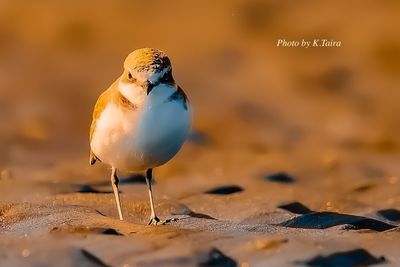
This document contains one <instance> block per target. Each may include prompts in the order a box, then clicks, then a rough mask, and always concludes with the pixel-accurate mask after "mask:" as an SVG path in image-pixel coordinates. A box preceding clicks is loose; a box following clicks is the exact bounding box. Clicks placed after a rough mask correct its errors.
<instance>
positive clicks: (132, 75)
mask: <svg viewBox="0 0 400 267" xmlns="http://www.w3.org/2000/svg"><path fill="white" fill-rule="evenodd" d="M160 83H166V84H170V85H173V84H174V79H173V77H172V67H171V61H170V60H169V58H168V56H167V55H166V54H165V53H164V52H162V51H161V50H158V49H155V48H141V49H137V50H135V51H133V52H132V53H130V54H129V55H128V57H127V58H126V59H125V62H124V72H123V74H122V76H121V78H120V89H121V90H122V91H124V92H122V93H123V94H124V95H126V96H127V97H128V98H131V97H129V96H128V95H132V94H135V95H138V94H139V95H148V94H149V93H150V92H151V90H152V89H153V88H154V87H155V86H157V85H158V84H160ZM132 91H134V92H132Z"/></svg>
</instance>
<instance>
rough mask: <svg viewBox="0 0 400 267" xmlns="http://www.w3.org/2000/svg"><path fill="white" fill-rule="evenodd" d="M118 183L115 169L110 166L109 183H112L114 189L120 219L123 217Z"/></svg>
mask: <svg viewBox="0 0 400 267" xmlns="http://www.w3.org/2000/svg"><path fill="white" fill-rule="evenodd" d="M118 183H119V180H118V177H117V169H115V168H114V167H112V171H111V185H112V188H113V190H114V196H115V201H116V202H117V208H118V215H119V219H120V220H121V221H122V220H123V219H124V218H123V217H122V210H121V200H120V199H119V192H118Z"/></svg>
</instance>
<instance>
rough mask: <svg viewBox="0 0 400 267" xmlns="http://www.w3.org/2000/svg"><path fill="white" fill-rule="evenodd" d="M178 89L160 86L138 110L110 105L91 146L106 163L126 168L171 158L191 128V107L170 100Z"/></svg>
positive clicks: (157, 162)
mask: <svg viewBox="0 0 400 267" xmlns="http://www.w3.org/2000/svg"><path fill="white" fill-rule="evenodd" d="M174 92H175V89H174V88H173V87H170V86H165V85H159V86H157V87H155V88H153V90H152V91H151V93H150V94H149V96H147V99H146V101H145V102H144V103H143V105H142V106H141V107H139V109H137V110H132V111H126V110H122V109H120V108H119V107H118V106H116V105H115V104H109V105H108V106H107V107H106V108H105V109H104V111H103V112H102V114H101V115H100V117H99V119H98V121H97V124H96V129H95V132H94V134H93V138H92V142H91V147H92V151H93V152H94V154H95V155H96V156H97V157H98V158H100V159H101V160H102V162H104V163H108V164H110V165H112V166H114V167H115V168H117V169H121V170H125V171H138V170H144V169H147V168H153V167H156V166H159V165H162V164H164V163H165V162H167V161H168V160H170V159H171V158H172V157H173V156H175V154H176V153H177V152H178V151H179V149H180V148H181V146H182V144H183V142H184V141H185V139H186V136H187V134H188V132H189V130H190V122H191V114H190V110H189V107H187V109H185V108H184V106H183V105H182V103H181V102H178V101H169V100H168V98H169V97H170V96H171V95H172V94H173V93H174Z"/></svg>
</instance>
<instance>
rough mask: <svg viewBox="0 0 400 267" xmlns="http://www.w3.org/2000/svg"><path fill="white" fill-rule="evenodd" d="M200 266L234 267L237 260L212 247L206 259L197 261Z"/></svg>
mask: <svg viewBox="0 0 400 267" xmlns="http://www.w3.org/2000/svg"><path fill="white" fill-rule="evenodd" d="M198 266H200V267H209V266H221V267H236V266H238V265H237V262H236V261H235V260H233V259H231V258H229V257H228V256H226V255H225V254H224V253H222V252H221V251H220V250H219V249H217V248H212V249H211V250H210V251H209V252H208V255H207V259H206V260H204V261H201V262H200V263H199V265H198Z"/></svg>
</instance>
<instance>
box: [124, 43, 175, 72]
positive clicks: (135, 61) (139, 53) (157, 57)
mask: <svg viewBox="0 0 400 267" xmlns="http://www.w3.org/2000/svg"><path fill="white" fill-rule="evenodd" d="M168 66H171V61H170V60H169V58H168V56H167V54H165V53H164V52H163V51H161V50H158V49H155V48H141V49H137V50H135V51H133V52H132V53H130V54H129V55H128V57H127V58H126V59H125V63H124V67H125V68H126V69H130V70H136V71H148V70H156V71H157V70H162V69H164V68H165V67H168Z"/></svg>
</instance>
